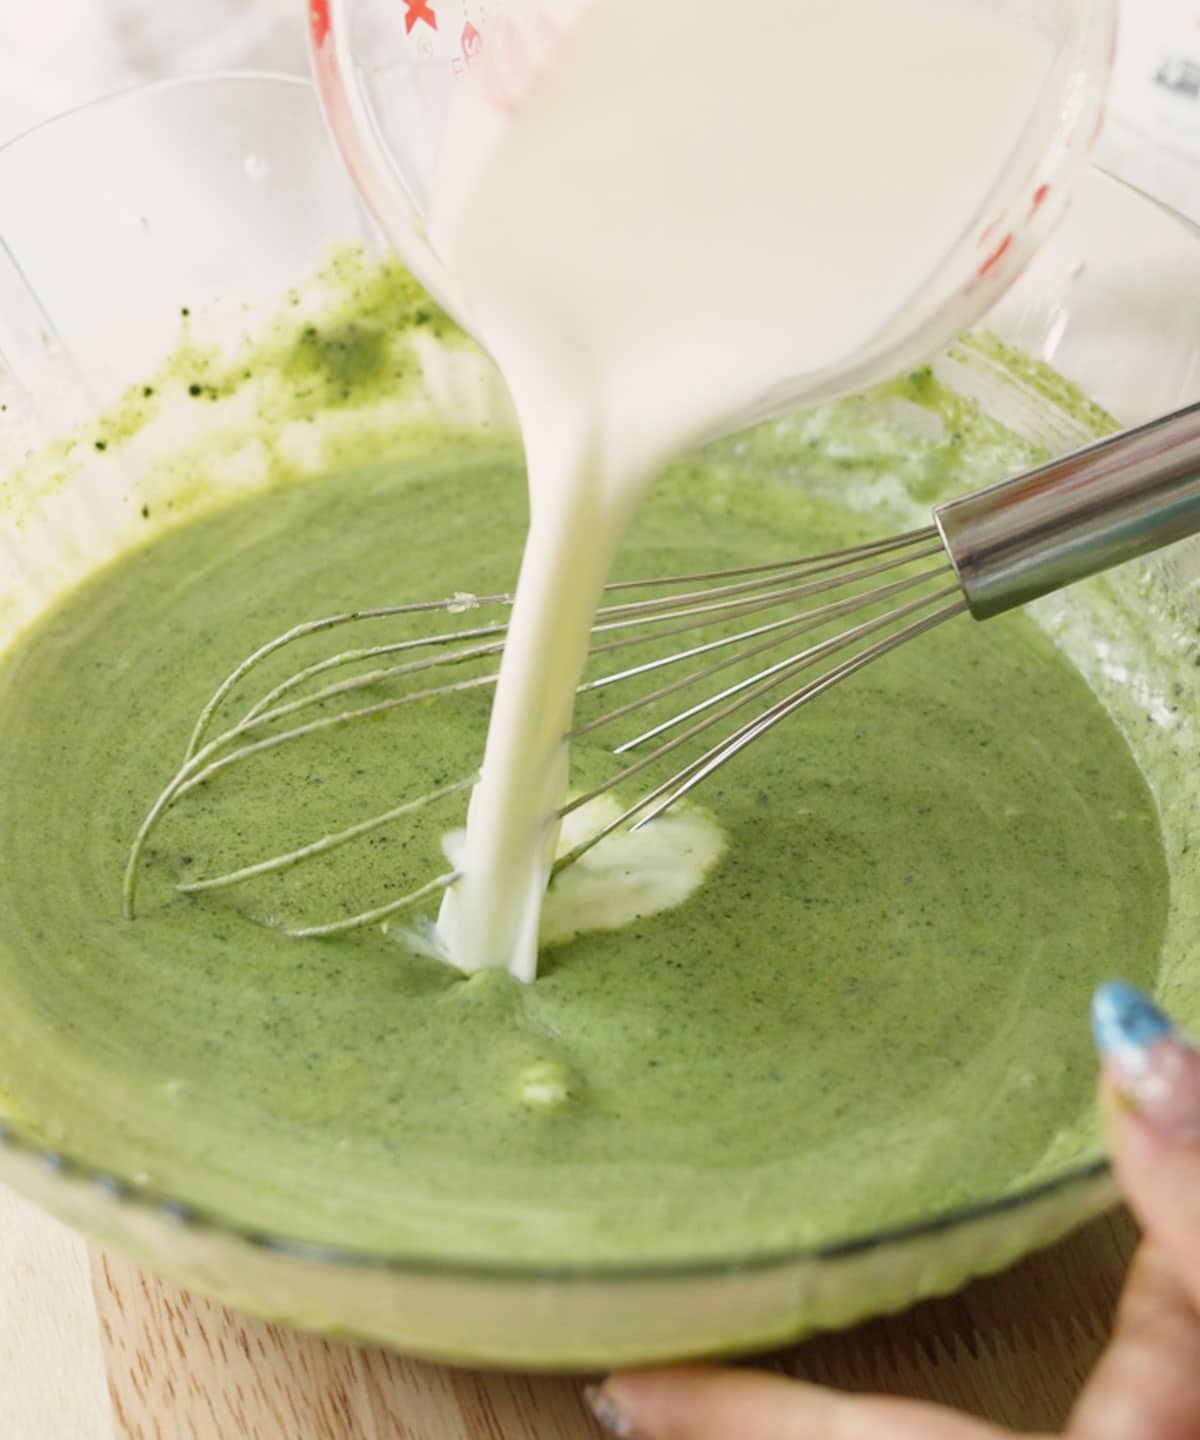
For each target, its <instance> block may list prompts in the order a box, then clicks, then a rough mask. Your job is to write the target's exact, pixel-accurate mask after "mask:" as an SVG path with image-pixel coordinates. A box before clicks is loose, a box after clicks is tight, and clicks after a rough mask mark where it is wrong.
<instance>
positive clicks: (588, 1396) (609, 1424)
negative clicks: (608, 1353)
mask: <svg viewBox="0 0 1200 1440" xmlns="http://www.w3.org/2000/svg"><path fill="white" fill-rule="evenodd" d="M583 1398H584V1399H585V1400H586V1401H587V1403H588V1409H589V1410H590V1411H591V1412H592V1414H593V1415H594V1416H595V1417H596V1419H597V1420H599V1422H600V1423H601V1425H603V1426H604V1428H605V1430H607V1431H608V1433H609V1434H610V1435H613V1436H615V1437H616V1440H639V1436H638V1432H637V1431H636V1430H635V1429H634V1428H633V1421H632V1420H630V1419H629V1417H628V1416H627V1415H623V1414H622V1413H621V1411H620V1410H619V1409H618V1407H617V1403H616V1401H615V1400H614V1399H613V1398H612V1396H611V1395H610V1394H609V1393H608V1391H607V1390H606V1389H605V1388H604V1386H603V1385H589V1386H588V1387H587V1388H586V1389H585V1390H584V1392H583Z"/></svg>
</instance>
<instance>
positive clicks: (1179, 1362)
mask: <svg viewBox="0 0 1200 1440" xmlns="http://www.w3.org/2000/svg"><path fill="white" fill-rule="evenodd" d="M1067 1433H1068V1434H1069V1435H1072V1436H1078V1437H1080V1440H1131V1437H1137V1440H1195V1437H1196V1436H1197V1435H1200V1317H1198V1316H1197V1313H1196V1310H1195V1307H1194V1306H1193V1305H1192V1302H1191V1299H1190V1297H1189V1295H1188V1293H1187V1291H1186V1289H1185V1288H1184V1286H1183V1285H1182V1284H1181V1283H1180V1281H1179V1278H1178V1276H1177V1275H1176V1273H1175V1265H1174V1262H1173V1261H1172V1260H1171V1259H1170V1258H1169V1257H1168V1256H1167V1254H1166V1253H1165V1252H1164V1251H1162V1250H1160V1249H1159V1248H1158V1247H1157V1246H1156V1245H1155V1244H1154V1242H1153V1241H1148V1242H1147V1243H1146V1244H1144V1245H1143V1246H1142V1248H1141V1249H1140V1250H1139V1251H1138V1253H1137V1256H1136V1257H1135V1259H1134V1262H1133V1268H1132V1269H1131V1271H1130V1275H1129V1280H1128V1282H1127V1284H1126V1286H1125V1292H1124V1294H1123V1296H1122V1298H1121V1308H1120V1310H1119V1311H1118V1312H1117V1323H1116V1329H1115V1331H1114V1334H1113V1338H1112V1340H1111V1342H1110V1343H1109V1346H1108V1348H1107V1350H1105V1352H1104V1356H1103V1358H1102V1359H1101V1361H1100V1364H1099V1365H1098V1366H1097V1368H1096V1372H1095V1374H1094V1375H1093V1376H1092V1378H1091V1379H1090V1380H1089V1381H1088V1383H1087V1385H1086V1387H1085V1388H1084V1391H1083V1393H1082V1395H1081V1396H1080V1398H1079V1402H1078V1404H1077V1405H1076V1406H1075V1409H1074V1411H1073V1412H1072V1414H1071V1421H1070V1424H1069V1426H1068V1430H1067Z"/></svg>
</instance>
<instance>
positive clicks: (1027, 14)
mask: <svg viewBox="0 0 1200 1440" xmlns="http://www.w3.org/2000/svg"><path fill="white" fill-rule="evenodd" d="M600 3H603V0H310V21H311V54H312V63H313V72H314V75H315V78H316V82H317V89H318V93H319V95H320V97H321V102H322V106H323V108H324V111H325V115H326V119H327V121H328V123H329V125H330V128H331V130H332V133H333V136H334V139H335V141H336V143H337V146H338V148H339V149H340V151H341V154H342V157H343V159H344V160H345V162H346V164H347V166H348V168H349V171H350V173H351V175H352V177H353V179H354V181H355V184H356V185H357V187H358V189H359V191H360V193H361V194H362V196H363V198H364V199H365V200H366V202H367V204H368V206H369V207H370V209H371V210H372V212H373V213H374V215H375V217H376V218H377V220H378V221H379V223H380V225H381V227H382V229H383V231H384V233H385V235H386V236H387V238H388V239H389V241H390V242H391V243H392V244H393V245H394V246H395V248H396V249H397V250H398V251H399V253H400V255H401V256H402V258H403V259H404V261H405V262H406V264H407V265H408V266H409V267H410V269H412V270H413V271H414V273H415V274H416V275H417V276H418V278H419V279H420V280H421V281H422V283H423V284H424V285H425V286H426V287H427V288H428V289H429V290H430V291H431V292H432V293H433V294H434V295H435V296H436V297H437V299H438V300H439V301H440V302H441V303H442V304H443V305H444V306H445V307H446V308H447V309H448V310H449V311H450V312H451V313H452V314H453V315H454V316H455V317H456V319H458V320H459V322H460V323H462V324H463V325H464V326H465V327H466V328H468V329H472V328H473V327H472V325H471V316H470V313H469V310H470V307H469V305H468V304H467V303H466V301H465V297H463V296H462V295H461V294H459V293H457V289H456V285H455V281H454V279H453V277H452V276H451V275H450V274H449V273H448V271H447V269H446V267H445V265H444V264H443V262H442V259H441V258H440V256H439V254H438V253H437V250H436V247H435V245H434V244H433V243H432V242H431V238H430V233H429V226H428V219H429V207H430V200H431V194H432V192H433V189H434V186H435V182H436V176H437V174H438V167H439V164H440V162H441V158H442V154H443V144H444V141H445V137H446V132H447V129H448V126H449V122H450V117H451V115H452V113H453V111H454V109H455V105H456V99H457V97H458V96H459V95H460V93H461V92H462V91H463V90H464V89H470V88H473V87H474V88H478V89H482V90H483V92H484V93H485V95H488V96H489V98H490V99H491V100H492V102H493V104H494V105H495V106H497V107H499V108H503V106H504V105H505V104H506V103H509V102H511V101H512V100H513V99H514V97H519V95H520V93H521V92H522V91H523V89H524V88H525V87H526V86H527V85H528V84H530V83H531V81H532V80H533V79H534V78H535V77H536V76H537V74H538V73H540V72H541V71H542V70H543V69H546V68H553V66H554V64H555V59H556V51H557V46H558V44H559V41H560V37H561V36H562V35H563V34H565V33H566V32H567V31H568V30H569V29H570V27H571V25H572V24H573V23H574V22H575V21H576V19H577V18H578V17H579V15H580V14H581V13H582V12H583V11H585V10H589V9H593V8H594V7H595V6H596V5H597V4H600ZM894 4H895V5H896V6H897V7H898V8H899V9H900V10H902V11H911V12H912V13H914V14H920V13H925V14H927V15H936V14H937V13H939V12H940V13H942V14H950V15H952V16H954V15H959V16H961V15H968V16H969V15H970V14H971V12H972V11H974V12H976V13H977V14H978V15H981V16H983V15H986V16H987V17H988V18H989V19H990V20H992V21H993V22H994V21H995V20H997V19H999V20H1000V21H1001V22H1002V23H1003V24H1005V25H1010V24H1011V25H1012V26H1013V27H1020V28H1023V29H1025V30H1029V31H1032V32H1034V33H1035V34H1037V35H1038V36H1040V37H1041V39H1042V40H1043V41H1044V42H1045V44H1046V46H1047V53H1048V54H1049V55H1050V57H1051V58H1050V60H1049V63H1048V67H1047V69H1046V70H1045V73H1044V78H1043V80H1042V83H1041V86H1040V89H1039V90H1038V92H1037V94H1036V96H1035V97H1034V99H1033V102H1032V104H1031V106H1030V108H1029V110H1028V113H1027V114H1026V116H1025V117H1024V120H1023V123H1022V124H1021V125H1020V126H1019V132H1018V138H1017V140H1016V142H1015V144H1014V145H1013V147H1012V148H1011V150H1010V151H1009V153H1008V155H1007V158H1006V159H1005V161H1004V163H1003V165H1002V167H1001V168H1000V170H999V172H998V173H997V174H995V175H994V176H993V177H991V183H990V187H989V188H988V189H987V191H986V197H985V199H984V201H983V203H982V204H981V205H980V206H979V207H978V208H977V209H976V210H975V211H974V213H972V214H971V215H970V216H969V218H968V219H967V222H966V223H965V225H964V226H963V228H962V230H961V232H960V233H959V234H958V235H957V237H956V239H955V240H954V242H953V243H952V244H951V245H950V246H949V248H948V249H947V251H946V253H945V254H944V255H943V256H942V257H941V259H940V260H939V262H938V263H937V264H936V265H934V266H933V267H932V269H930V270H929V271H928V272H927V273H926V274H925V275H924V278H923V279H922V280H921V281H920V282H919V283H918V284H917V286H916V288H915V289H913V290H911V291H910V292H909V293H908V295H907V297H906V298H905V300H904V301H903V303H902V304H901V305H900V307H899V308H898V309H897V310H895V311H893V312H892V313H891V314H889V315H886V316H884V317H881V320H880V323H879V324H878V326H877V328H876V329H875V330H874V332H873V333H872V334H871V335H870V336H869V337H867V338H866V339H865V340H864V341H863V342H862V343H861V344H859V345H857V346H856V347H855V348H854V349H852V350H851V351H850V352H849V353H848V354H845V355H842V356H840V357H839V358H837V359H836V360H835V361H834V362H832V363H831V364H829V365H827V366H825V367H824V368H821V369H816V370H809V371H808V372H806V373H804V374H800V375H780V376H779V377H778V383H776V384H774V385H773V386H772V387H771V388H770V389H769V390H768V391H767V393H763V394H760V395H758V396H757V397H756V398H755V400H754V401H752V402H751V403H749V404H745V405H743V406H742V407H741V409H740V412H739V413H738V414H737V415H736V416H733V417H730V416H725V417H723V423H722V424H721V425H720V426H719V428H721V429H728V428H735V427H736V425H740V424H745V423H749V422H750V421H753V420H757V419H763V418H766V417H768V416H770V415H774V414H778V413H781V412H782V411H785V410H787V409H789V408H791V407H792V406H793V405H795V404H796V403H798V402H799V401H801V400H813V399H817V398H824V397H827V396H830V395H835V394H839V393H844V392H846V391H848V390H851V389H854V388H856V387H858V386H861V385H863V384H865V383H867V382H869V381H871V380H874V379H878V378H880V377H881V376H882V375H885V374H889V373H893V372H895V371H896V370H898V369H900V368H902V367H903V366H904V365H906V364H909V363H912V362H913V361H915V360H918V359H923V358H925V357H927V356H928V355H929V354H931V353H932V352H933V351H935V350H936V349H937V348H939V347H940V346H941V345H943V344H945V343H947V342H948V341H949V340H951V339H952V338H953V337H954V336H956V335H958V334H960V333H962V332H963V331H964V330H965V329H967V328H968V327H969V326H970V325H971V324H972V323H974V322H975V321H976V320H978V319H979V317H980V316H981V315H983V314H984V313H986V312H987V311H988V310H989V309H990V308H991V307H992V305H993V304H994V303H995V301H996V300H997V299H998V298H999V297H1000V296H1001V295H1002V294H1003V293H1004V291H1005V290H1006V289H1007V288H1008V287H1009V285H1011V283H1012V282H1013V281H1014V280H1015V279H1016V278H1017V276H1018V275H1019V274H1020V273H1021V271H1022V269H1023V268H1024V266H1025V265H1026V263H1027V262H1028V260H1029V259H1030V257H1031V256H1032V255H1033V254H1034V252H1035V251H1036V249H1037V247H1038V246H1039V244H1040V243H1041V241H1042V240H1043V239H1044V237H1045V236H1046V235H1047V234H1048V233H1049V232H1050V230H1051V229H1052V228H1053V225H1054V224H1055V222H1056V221H1057V220H1058V219H1059V218H1060V217H1061V215H1062V214H1063V212H1064V210H1065V208H1066V206H1067V204H1068V202H1069V197H1070V190H1071V183H1072V180H1073V178H1074V176H1075V173H1076V172H1077V170H1078V168H1079V166H1080V164H1081V162H1082V160H1083V159H1084V157H1085V156H1086V154H1087V152H1088V150H1089V148H1090V145H1091V143H1092V141H1093V139H1094V138H1095V135H1096V133H1097V130H1098V128H1099V123H1100V119H1101V115H1102V111H1103V103H1104V95H1105V90H1106V85H1107V79H1108V72H1109V69H1110V66H1111V60H1112V53H1113V43H1114V35H1115V9H1116V6H1115V0H1043V3H1032V0H894ZM701 18H704V17H701ZM632 43H635V44H636V37H634V39H633V42H632ZM731 43H736V44H738V45H749V46H756V45H767V44H770V43H771V42H770V37H769V36H759V35H745V34H738V35H734V36H731ZM912 84H913V86H914V87H917V86H919V85H920V84H921V77H920V75H919V74H914V75H913V77H912ZM846 85H847V89H848V91H849V92H850V93H852V91H853V85H854V76H853V75H847V77H846ZM613 93H614V103H615V104H620V94H621V82H620V77H619V76H617V77H614V92H613ZM970 123H971V117H970V115H958V114H955V115H947V116H945V117H944V124H945V126H947V127H951V126H958V125H964V124H966V125H969V124H970ZM789 183H797V177H785V176H781V179H780V184H781V186H784V185H787V184H789ZM885 218H886V217H881V220H883V219H885ZM796 253H797V263H803V256H804V248H803V237H802V236H797V241H796ZM781 323H784V324H793V325H794V324H801V323H803V319H802V317H798V316H783V317H781ZM730 422H732V423H730Z"/></svg>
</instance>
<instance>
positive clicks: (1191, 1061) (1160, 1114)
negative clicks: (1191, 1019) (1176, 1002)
mask: <svg viewBox="0 0 1200 1440" xmlns="http://www.w3.org/2000/svg"><path fill="white" fill-rule="evenodd" d="M1092 1028H1093V1032H1094V1034H1095V1037H1096V1044H1097V1047H1098V1048H1099V1050H1100V1054H1101V1056H1102V1058H1103V1062H1104V1070H1103V1080H1102V1091H1101V1093H1102V1097H1103V1099H1104V1102H1105V1110H1106V1115H1107V1121H1108V1129H1109V1138H1110V1146H1111V1149H1112V1153H1113V1163H1114V1165H1115V1167H1116V1171H1117V1178H1118V1179H1119V1180H1120V1182H1121V1188H1122V1190H1123V1191H1124V1193H1125V1198H1126V1199H1127V1200H1128V1202H1129V1205H1130V1208H1131V1209H1132V1210H1133V1212H1134V1213H1135V1214H1136V1216H1137V1218H1138V1220H1139V1221H1140V1222H1141V1224H1142V1227H1143V1229H1144V1230H1145V1231H1146V1234H1147V1237H1148V1238H1149V1240H1150V1241H1151V1243H1152V1244H1153V1245H1154V1247H1155V1248H1156V1249H1157V1250H1158V1251H1159V1252H1160V1253H1161V1254H1162V1255H1163V1256H1164V1257H1165V1258H1166V1259H1167V1260H1168V1261H1169V1263H1170V1265H1171V1267H1172V1269H1173V1271H1174V1274H1175V1277H1176V1280H1177V1282H1178V1284H1179V1285H1180V1287H1181V1288H1182V1289H1183V1290H1184V1291H1185V1292H1186V1293H1187V1294H1188V1296H1189V1297H1190V1299H1191V1303H1192V1306H1193V1308H1194V1309H1195V1310H1196V1311H1197V1312H1198V1313H1200V1053H1197V1051H1196V1049H1195V1047H1194V1046H1193V1045H1192V1044H1191V1043H1190V1042H1189V1041H1188V1039H1187V1037H1186V1036H1185V1035H1184V1034H1183V1033H1182V1031H1181V1030H1179V1029H1178V1027H1177V1026H1176V1025H1175V1024H1174V1023H1173V1022H1172V1021H1171V1020H1170V1019H1169V1018H1168V1017H1167V1016H1166V1015H1165V1014H1164V1013H1163V1011H1162V1010H1160V1009H1159V1007H1158V1006H1157V1005H1155V1004H1154V1002H1153V1001H1152V1000H1151V999H1150V998H1149V997H1148V996H1147V995H1144V994H1143V993H1142V992H1141V991H1140V990H1136V989H1135V988H1134V987H1133V986H1131V985H1124V984H1116V983H1115V984H1109V985H1102V986H1101V987H1100V989H1099V990H1098V991H1097V992H1096V996H1095V999H1094V1001H1093V1003H1092Z"/></svg>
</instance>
